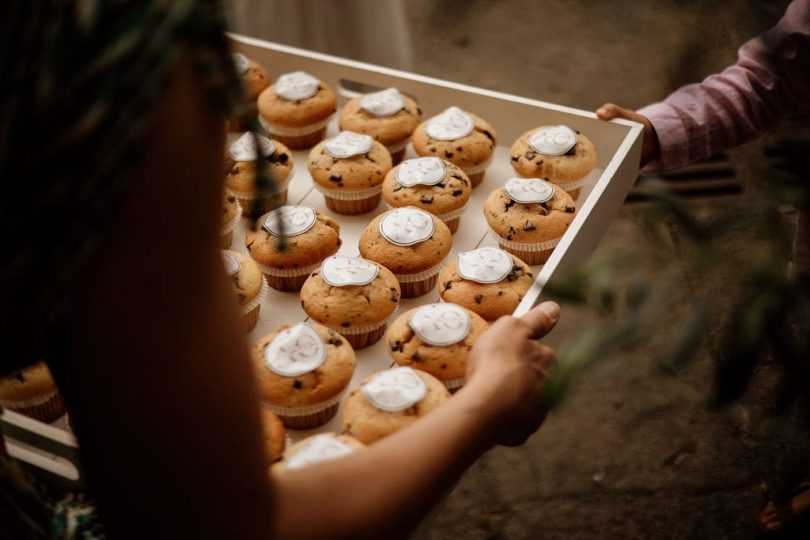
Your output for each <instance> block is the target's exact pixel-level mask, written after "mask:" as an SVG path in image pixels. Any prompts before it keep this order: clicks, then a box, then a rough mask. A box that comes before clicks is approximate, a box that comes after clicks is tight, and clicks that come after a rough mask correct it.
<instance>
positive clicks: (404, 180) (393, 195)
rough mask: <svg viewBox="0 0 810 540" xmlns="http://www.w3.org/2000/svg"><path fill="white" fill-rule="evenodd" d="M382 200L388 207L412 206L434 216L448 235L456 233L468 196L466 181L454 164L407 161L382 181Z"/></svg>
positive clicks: (469, 188) (429, 159)
mask: <svg viewBox="0 0 810 540" xmlns="http://www.w3.org/2000/svg"><path fill="white" fill-rule="evenodd" d="M382 190H383V199H385V202H386V203H388V206H390V207H391V208H400V207H403V206H414V207H416V208H421V209H422V210H425V211H427V212H430V213H431V214H433V215H434V216H436V217H438V218H439V219H441V220H442V221H444V224H445V225H447V228H448V229H450V233H451V234H454V233H455V232H456V231H457V230H458V224H459V222H460V221H461V216H462V214H463V213H464V211H465V210H466V209H467V203H468V202H469V200H470V195H471V194H472V185H471V184H470V180H469V178H467V175H466V174H464V171H462V170H461V169H460V168H459V167H458V166H457V165H454V164H452V163H450V162H449V161H445V160H442V159H439V158H435V157H423V158H416V159H408V160H406V161H403V162H402V163H400V164H399V165H398V166H396V167H394V168H393V169H391V171H390V172H389V173H388V174H387V175H385V180H384V181H383V186H382Z"/></svg>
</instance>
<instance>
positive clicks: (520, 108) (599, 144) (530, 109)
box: [3, 35, 642, 478]
mask: <svg viewBox="0 0 810 540" xmlns="http://www.w3.org/2000/svg"><path fill="white" fill-rule="evenodd" d="M231 37H232V39H233V43H234V48H235V50H237V51H239V52H242V53H244V54H246V55H247V56H248V57H249V58H252V59H254V60H256V61H257V62H259V63H260V64H262V65H263V66H265V67H266V68H267V69H268V71H269V73H270V76H271V78H276V77H278V75H280V74H283V73H287V72H290V71H297V70H304V71H307V72H309V73H311V74H313V75H315V76H316V77H318V78H320V79H321V80H323V81H325V82H326V83H327V84H329V85H330V86H331V87H332V88H333V89H334V90H335V91H336V94H337V95H338V100H339V103H338V106H339V107H342V106H343V105H344V104H345V103H346V101H348V100H349V99H351V98H353V97H355V96H357V95H358V94H359V93H364V92H368V91H374V90H377V89H383V88H388V87H391V86H393V87H396V88H398V89H399V90H400V91H401V92H404V93H406V94H408V95H410V96H411V97H413V98H415V99H416V100H417V101H418V103H419V105H420V107H421V108H422V112H423V118H424V119H427V118H429V117H431V116H433V115H435V114H437V113H439V112H441V111H442V110H444V109H445V108H447V107H448V106H451V105H456V106H459V107H461V108H462V109H465V110H468V111H470V112H473V113H475V114H477V115H479V116H481V117H482V118H484V119H485V120H487V121H488V122H490V123H491V124H492V125H493V126H494V127H495V130H496V131H497V134H498V141H499V146H498V148H497V149H496V152H495V156H494V159H493V162H492V165H491V166H490V167H489V169H488V170H487V173H486V176H485V178H484V181H483V182H482V183H481V185H479V186H478V187H476V188H475V189H474V190H473V195H472V198H471V200H470V203H469V205H468V207H467V213H466V214H465V215H464V216H463V217H462V218H461V225H460V227H459V230H458V232H457V233H456V234H455V235H454V237H453V249H452V251H451V253H450V255H449V258H453V257H455V256H456V254H457V253H458V252H459V251H467V250H470V249H475V248H476V247H480V246H484V245H492V246H495V245H497V244H496V242H495V241H494V240H493V239H492V238H491V237H489V236H488V234H487V226H486V222H485V220H484V217H483V213H482V212H483V210H482V208H483V203H484V200H485V199H486V197H487V195H489V193H490V192H492V191H493V190H495V189H497V188H498V187H499V186H501V185H502V184H503V183H504V182H505V181H506V180H508V179H509V178H511V177H512V176H514V175H515V173H514V171H513V170H512V167H511V165H510V156H509V147H510V146H511V144H512V142H513V141H514V140H515V139H516V138H517V137H518V136H519V135H520V134H521V133H523V132H524V131H526V130H529V129H531V128H533V127H537V126H540V125H544V124H566V125H568V126H570V127H571V128H573V129H575V130H579V131H581V132H582V133H584V134H585V135H587V136H588V137H589V138H590V139H591V141H593V143H594V145H595V147H596V150H597V153H598V158H597V165H596V168H595V170H594V171H593V173H592V174H591V175H590V176H589V177H588V179H587V181H586V183H585V185H584V186H583V187H582V190H581V193H580V195H579V198H578V200H577V214H576V217H575V219H574V221H573V223H572V224H571V226H570V227H569V229H568V231H567V232H566V233H565V235H564V236H563V238H562V240H561V241H560V243H559V245H558V246H557V247H556V249H555V250H554V253H553V254H552V256H551V258H550V259H549V260H548V262H547V263H546V264H545V265H543V266H541V267H535V268H534V269H533V270H534V271H535V275H536V280H535V283H534V286H533V287H532V289H531V290H530V291H529V293H528V294H527V295H526V297H525V298H524V300H523V302H522V303H521V304H520V306H519V307H518V309H517V311H516V314H520V313H522V312H524V311H526V310H528V309H530V308H531V307H532V306H534V305H536V304H537V303H538V302H539V301H540V296H541V291H542V289H543V285H544V284H545V283H547V282H548V280H549V279H551V278H552V276H553V275H554V274H555V273H557V272H560V271H562V270H563V269H565V268H566V267H569V266H570V265H572V264H574V263H577V262H582V261H583V260H585V259H586V258H587V257H588V256H589V255H590V254H591V252H592V251H593V250H594V249H595V247H596V245H597V243H598V242H599V240H600V238H601V237H602V234H603V233H604V232H605V230H606V229H607V227H608V225H609V224H610V222H611V220H612V219H613V216H614V215H615V213H616V211H617V209H618V208H619V206H620V205H621V204H622V202H623V201H624V199H625V196H626V195H627V193H628V191H629V190H630V188H631V187H632V186H633V183H634V181H635V178H636V174H637V172H638V162H639V155H640V151H641V136H642V126H641V125H640V124H636V123H633V122H627V121H621V120H617V121H613V122H602V121H599V120H597V119H596V118H595V116H594V115H593V114H592V113H590V112H587V111H581V110H577V109H572V108H568V107H562V106H559V105H553V104H550V103H545V102H541V101H537V100H532V99H527V98H522V97H517V96H511V95H507V94H502V93H498V92H493V91H490V90H484V89H480V88H473V87H470V86H465V85H461V84H456V83H452V82H447V81H442V80H438V79H433V78H429V77H424V76H420V75H415V74H412V73H405V72H401V71H396V70H392V69H388V68H383V67H378V66H373V65H369V64H364V63H360V62H355V61H351V60H345V59H342V58H336V57H332V56H328V55H324V54H319V53H313V52H309V51H304V50H301V49H295V48H292V47H287V46H283V45H278V44H274V43H270V42H267V41H261V40H257V39H253V38H249V37H245V36H239V35H232V36H231ZM337 132H338V128H337V120H336V119H334V120H333V121H332V123H331V124H330V125H329V127H328V132H327V136H332V135H335V134H337ZM408 157H416V154H415V153H414V152H413V149H412V148H410V147H409V148H408V150H407V155H406V158H408ZM306 158H307V152H306V151H300V152H294V159H295V169H294V176H293V179H292V181H291V182H290V185H289V188H288V189H289V195H288V204H303V205H308V206H312V207H314V208H316V209H317V210H319V211H320V212H323V213H325V214H327V215H330V216H332V217H333V218H335V219H336V220H337V222H338V223H339V224H340V236H341V238H342V239H343V245H342V247H341V249H340V253H341V254H344V255H350V256H355V255H358V254H359V252H358V248H357V241H358V238H359V236H360V233H361V231H362V230H363V228H364V227H365V226H366V224H367V223H368V222H369V221H370V220H371V219H373V218H374V217H375V216H376V215H378V214H379V213H381V212H383V211H384V210H385V204H384V203H381V204H380V206H379V207H378V208H377V209H376V210H375V211H373V212H370V213H368V214H363V215H360V216H342V215H338V214H335V213H333V212H332V211H330V210H329V209H327V208H326V205H325V204H324V201H323V196H322V195H321V194H320V192H318V191H316V190H315V189H314V188H313V186H312V179H311V177H310V176H309V173H308V171H307V166H306ZM247 226H248V224H247V220H246V219H243V220H242V223H240V224H239V225H238V226H237V227H236V229H235V230H234V240H233V244H232V245H231V249H233V250H235V251H239V252H242V253H246V250H245V244H244V233H245V230H246V227H247ZM449 258H448V260H449ZM436 301H439V295H438V291H437V290H435V289H434V291H432V292H431V293H429V294H427V295H425V296H422V297H420V298H414V299H404V300H403V301H402V305H401V306H400V308H399V310H398V311H397V312H395V313H394V315H393V316H392V317H396V316H397V315H398V314H400V313H403V312H404V311H405V310H407V309H410V308H412V307H415V306H417V305H421V304H425V303H430V302H436ZM305 319H306V314H305V313H304V311H303V310H302V309H301V304H300V300H299V296H298V293H282V292H279V291H275V290H272V289H271V291H270V294H269V295H268V297H267V298H266V300H265V301H264V303H263V304H262V307H261V314H260V316H259V322H258V324H257V326H256V328H255V329H254V330H253V331H252V332H251V333H250V334H249V335H248V336H247V337H248V340H249V342H250V344H251V345H252V344H253V343H255V342H256V341H257V340H258V339H259V337H261V336H262V335H264V334H266V333H269V332H271V331H273V330H274V329H275V328H277V327H278V326H280V325H282V324H290V323H295V322H298V321H302V320H305ZM357 360H358V365H357V370H356V372H355V375H354V378H353V380H352V382H351V385H350V388H353V387H354V386H356V385H357V384H358V383H359V381H360V380H361V379H363V378H365V377H366V376H368V375H370V374H371V373H374V372H376V371H379V370H382V369H385V368H387V367H389V366H390V365H391V358H390V356H389V355H388V353H387V351H386V348H385V344H384V340H383V341H380V342H378V343H377V344H375V345H374V346H372V347H369V348H366V349H362V350H359V351H357ZM3 420H5V421H6V422H7V425H9V424H8V422H9V421H11V422H12V423H13V424H14V426H15V432H14V436H15V438H17V439H18V440H24V439H25V436H24V432H25V427H26V425H27V424H29V423H31V424H37V423H36V422H34V421H33V420H31V421H29V420H28V419H26V418H25V417H19V415H15V417H14V418H13V419H11V418H8V417H6V416H4V418H3ZM40 431H41V430H40ZM323 431H340V412H338V415H337V416H336V417H335V418H334V419H333V420H332V421H331V422H329V423H328V424H327V425H325V426H323V427H322V428H318V429H317V430H311V431H290V435H289V439H290V440H291V441H297V440H300V439H301V438H303V437H306V436H308V435H310V434H312V433H314V432H323ZM27 442H28V443H29V444H32V445H33V446H38V447H40V448H42V447H43V445H42V444H41V438H39V439H37V440H32V439H29V440H28V441H27ZM288 442H289V441H288ZM74 444H75V443H74V442H72V437H68V438H65V437H61V438H60V440H59V444H57V445H55V446H54V445H47V446H48V448H47V450H48V453H49V454H50V453H56V454H59V455H60V456H62V457H64V458H65V459H67V460H68V461H71V462H75V448H72V447H73V446H74ZM11 445H12V446H13V443H11ZM61 447H64V450H65V451H59V448H61ZM17 448H22V446H19V447H16V448H12V447H11V446H10V450H11V451H12V454H14V455H16V456H18V457H19V458H20V459H23V460H25V461H29V462H30V461H31V459H30V458H29V457H28V454H30V452H23V451H20V450H18V449H17ZM25 450H26V451H27V450H29V449H28V448H25ZM51 457H52V459H53V460H54V462H56V461H58V460H56V458H55V457H54V456H51ZM40 466H41V464H40ZM51 468H52V469H53V468H54V467H51ZM57 468H58V467H57ZM66 469H69V470H66V473H65V475H64V476H66V477H68V478H70V477H74V478H75V476H76V472H75V471H76V469H74V468H72V467H67V468H66Z"/></svg>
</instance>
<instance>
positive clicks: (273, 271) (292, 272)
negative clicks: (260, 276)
mask: <svg viewBox="0 0 810 540" xmlns="http://www.w3.org/2000/svg"><path fill="white" fill-rule="evenodd" d="M253 260H254V261H256V259H253ZM321 262H323V261H318V262H316V263H314V264H310V265H309V266H302V267H300V268H272V267H270V266H265V265H263V264H261V263H259V262H256V264H257V265H259V268H260V269H261V271H262V272H263V273H265V274H267V275H268V276H273V277H298V276H303V275H305V274H309V273H310V272H314V271H315V270H317V269H318V268H320V267H321Z"/></svg>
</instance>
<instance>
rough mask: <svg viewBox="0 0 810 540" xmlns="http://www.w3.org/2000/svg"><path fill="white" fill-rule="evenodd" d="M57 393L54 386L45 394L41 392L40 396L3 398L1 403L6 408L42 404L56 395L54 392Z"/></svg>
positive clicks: (21, 407) (23, 407)
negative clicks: (15, 398)
mask: <svg viewBox="0 0 810 540" xmlns="http://www.w3.org/2000/svg"><path fill="white" fill-rule="evenodd" d="M58 393H59V390H58V389H56V388H54V389H53V390H51V391H50V392H48V393H47V394H43V395H41V396H37V397H33V398H31V399H21V400H3V401H2V402H0V403H2V405H3V407H6V408H8V409H12V410H13V409H25V408H27V407H37V406H39V405H43V404H45V403H47V402H48V400H50V399H53V398H54V397H56V394H58Z"/></svg>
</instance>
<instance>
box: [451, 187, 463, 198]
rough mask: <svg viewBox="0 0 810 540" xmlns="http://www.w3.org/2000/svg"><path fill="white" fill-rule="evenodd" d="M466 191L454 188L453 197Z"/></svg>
mask: <svg viewBox="0 0 810 540" xmlns="http://www.w3.org/2000/svg"><path fill="white" fill-rule="evenodd" d="M463 193H464V190H462V189H454V190H453V197H460V196H461V195H462V194H463Z"/></svg>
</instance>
